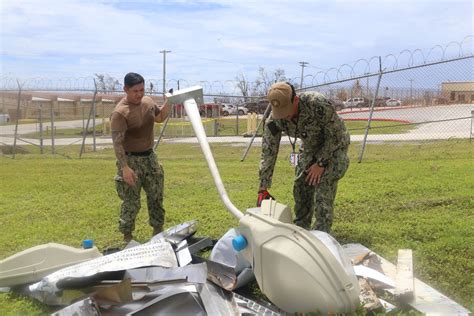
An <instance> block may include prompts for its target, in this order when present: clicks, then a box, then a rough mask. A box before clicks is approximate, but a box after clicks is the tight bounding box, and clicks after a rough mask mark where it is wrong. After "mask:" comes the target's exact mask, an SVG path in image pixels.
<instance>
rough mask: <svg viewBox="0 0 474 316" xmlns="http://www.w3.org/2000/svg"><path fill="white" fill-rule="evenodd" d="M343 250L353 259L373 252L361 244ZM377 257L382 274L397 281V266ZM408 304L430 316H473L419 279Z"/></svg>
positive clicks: (416, 280) (415, 280) (415, 281)
mask: <svg viewBox="0 0 474 316" xmlns="http://www.w3.org/2000/svg"><path fill="white" fill-rule="evenodd" d="M342 248H343V249H344V252H345V253H346V255H347V256H349V258H351V259H352V258H355V257H357V256H360V255H362V254H364V253H366V252H367V251H371V250H370V249H369V248H367V247H365V246H363V245H361V244H347V245H343V246H342ZM376 255H377V257H378V258H379V260H380V266H381V269H382V272H383V273H384V274H385V275H386V276H388V277H389V278H392V279H395V277H396V274H397V268H396V266H395V265H394V264H393V263H391V262H389V261H388V260H386V259H384V258H383V257H381V256H379V255H378V254H376ZM407 304H409V305H410V306H411V307H413V308H414V309H416V310H417V311H419V312H422V313H425V314H426V315H428V316H429V315H471V312H470V311H469V310H468V309H466V308H464V307H463V306H461V305H460V304H458V303H456V302H455V301H453V300H451V299H450V298H449V297H447V296H445V295H443V294H441V293H440V292H438V291H437V290H435V289H434V288H432V287H430V286H429V285H428V284H426V283H423V282H422V281H420V280H418V279H417V278H414V293H413V297H412V298H411V299H409V300H408V302H407Z"/></svg>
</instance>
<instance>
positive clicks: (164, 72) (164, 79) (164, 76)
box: [160, 49, 171, 95]
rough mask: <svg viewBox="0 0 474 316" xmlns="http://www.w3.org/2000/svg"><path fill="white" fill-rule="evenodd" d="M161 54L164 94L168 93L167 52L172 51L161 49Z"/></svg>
mask: <svg viewBox="0 0 474 316" xmlns="http://www.w3.org/2000/svg"><path fill="white" fill-rule="evenodd" d="M160 53H161V54H163V95H165V93H166V53H171V51H170V50H166V49H164V50H161V51H160Z"/></svg>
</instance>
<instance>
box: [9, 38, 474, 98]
mask: <svg viewBox="0 0 474 316" xmlns="http://www.w3.org/2000/svg"><path fill="white" fill-rule="evenodd" d="M473 44H474V36H472V35H469V36H466V37H465V38H464V39H463V40H462V41H460V42H457V41H451V42H449V43H448V44H446V45H444V46H442V45H435V46H433V47H432V48H430V49H429V50H427V51H423V50H422V49H419V48H416V49H413V50H408V49H404V50H402V51H400V52H399V53H398V54H387V55H385V56H383V57H382V56H373V57H371V58H366V59H364V58H361V59H358V60H356V61H354V62H353V63H344V64H342V65H340V66H338V67H331V68H329V69H323V70H319V71H317V72H316V73H314V74H306V75H305V76H304V77H303V81H302V83H303V84H302V87H299V88H303V87H314V86H318V85H323V84H332V83H335V82H339V81H343V80H351V79H357V78H358V77H367V76H373V75H375V74H376V73H377V72H378V71H379V68H380V67H381V68H382V69H384V70H385V71H395V70H397V69H407V68H411V67H417V66H421V65H425V64H430V63H436V62H442V61H449V60H455V59H456V58H462V57H474V55H473V51H472V48H473V46H474V45H473ZM97 79H98V78H96V77H94V76H87V77H65V78H57V79H51V78H45V77H33V78H22V79H20V78H16V77H10V76H0V91H17V90H19V89H21V90H31V91H57V92H93V91H95V90H96V89H97V90H99V91H102V92H106V93H117V92H121V91H123V85H122V84H121V83H120V81H121V80H117V79H116V78H112V77H109V78H107V80H108V82H107V83H104V82H102V85H103V86H102V87H97V86H98V84H97ZM300 79H301V78H296V77H295V78H288V80H289V81H290V82H293V83H295V85H296V86H299V84H298V83H299V81H300ZM111 82H112V83H113V85H111V84H110V83H111ZM239 83H240V82H239V81H237V80H223V81H222V80H214V81H209V80H201V81H194V82H191V81H188V80H186V79H175V78H172V79H168V80H166V85H165V86H166V87H167V89H169V88H177V89H178V88H179V89H181V88H188V87H191V86H194V85H200V86H202V87H203V91H204V92H205V94H207V95H228V94H232V95H235V94H237V93H239V92H240V90H239V88H238V87H239ZM107 84H108V86H107V87H106V85H107ZM247 84H248V86H249V89H250V90H256V89H257V88H258V86H259V84H260V83H259V82H257V81H254V82H248V83H247ZM162 86H163V79H154V78H151V79H147V80H146V90H147V92H148V93H150V94H160V93H163V91H162Z"/></svg>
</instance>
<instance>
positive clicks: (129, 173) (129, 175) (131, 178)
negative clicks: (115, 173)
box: [122, 166, 138, 186]
mask: <svg viewBox="0 0 474 316" xmlns="http://www.w3.org/2000/svg"><path fill="white" fill-rule="evenodd" d="M122 173H123V181H125V182H126V183H127V184H128V185H129V186H134V185H135V183H136V182H137V179H138V177H137V174H136V173H135V171H133V169H132V168H130V167H129V166H125V167H123V168H122Z"/></svg>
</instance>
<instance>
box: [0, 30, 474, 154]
mask: <svg viewBox="0 0 474 316" xmlns="http://www.w3.org/2000/svg"><path fill="white" fill-rule="evenodd" d="M472 39H473V37H468V38H466V39H464V41H462V42H461V43H457V42H451V43H449V44H448V45H446V46H444V47H442V46H439V45H438V46H435V47H433V48H432V49H431V50H429V51H427V52H423V51H421V50H414V51H407V50H404V51H402V52H400V53H399V54H398V55H392V54H390V55H387V56H385V57H373V58H371V59H360V60H357V61H356V62H354V63H353V64H351V65H350V64H343V65H341V66H340V67H338V68H331V69H328V70H326V71H320V72H318V73H316V74H307V75H306V76H304V77H302V78H299V80H298V78H281V79H285V80H288V81H290V82H292V83H293V84H294V85H295V86H296V87H297V88H298V91H300V92H301V91H318V92H320V93H323V94H324V95H326V96H327V97H328V98H330V99H331V100H332V101H333V104H334V106H335V107H336V109H337V110H338V112H339V114H340V115H341V116H342V117H343V118H344V120H345V122H346V125H347V127H348V129H349V131H350V133H351V139H352V141H353V143H358V144H360V152H359V161H361V160H362V157H363V153H364V150H365V149H366V145H367V144H373V143H380V142H400V141H404V142H416V143H423V142H432V141H434V140H448V139H449V140H453V139H471V138H472V137H473V136H474V135H473V120H474V117H473V113H474V78H473V69H474V67H473V62H474V55H473V54H472ZM298 81H299V83H298ZM194 85H200V86H202V87H203V91H204V94H205V96H204V97H205V98H204V104H203V105H201V106H200V109H199V110H200V113H201V116H202V117H203V125H204V127H205V130H206V133H207V135H208V136H253V137H252V138H249V141H247V142H248V143H252V142H253V141H254V137H255V136H258V135H259V134H261V129H262V120H263V119H264V117H265V113H267V114H268V111H267V112H266V110H267V109H268V102H267V101H266V100H265V96H264V95H263V94H262V93H260V94H259V93H258V92H257V91H258V88H259V87H260V88H261V82H242V81H232V80H227V81H214V82H208V81H200V82H192V83H191V82H187V81H186V80H182V79H179V80H175V79H170V80H168V81H167V82H166V89H171V88H173V89H182V88H187V87H191V86H194ZM162 86H163V81H162V80H155V79H149V80H147V81H146V94H147V95H150V96H151V97H152V98H154V99H155V100H156V102H157V103H162V102H163V98H162V95H163V91H157V87H162ZM122 91H123V87H122V85H121V84H120V82H119V80H117V79H115V78H110V77H107V76H96V77H95V78H93V77H89V78H67V79H57V80H50V79H47V78H29V79H26V80H24V79H17V78H10V77H0V149H1V150H2V153H3V154H4V155H11V156H13V157H15V155H16V154H18V153H22V152H38V153H46V152H49V153H54V154H61V153H65V152H66V151H69V150H67V148H68V147H71V146H78V147H79V148H80V149H79V150H78V151H79V156H81V155H82V154H83V153H84V152H87V151H95V150H96V149H97V147H98V146H110V145H111V136H110V121H109V116H110V113H111V112H112V110H113V108H114V106H115V104H116V103H117V102H118V101H119V100H120V99H121V98H123V97H124V94H123V92H122ZM252 91H253V93H252ZM224 104H231V106H230V107H227V106H226V107H224V106H223V105H224ZM232 105H233V107H232ZM229 109H230V110H229ZM156 127H157V128H155V132H156V137H157V139H158V140H160V139H162V138H163V139H172V138H182V137H194V132H193V129H192V126H191V124H190V123H189V121H188V120H187V117H186V113H185V111H184V108H183V106H182V105H174V106H173V109H172V112H171V115H170V118H169V120H167V121H166V122H165V123H161V124H157V126H156Z"/></svg>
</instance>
